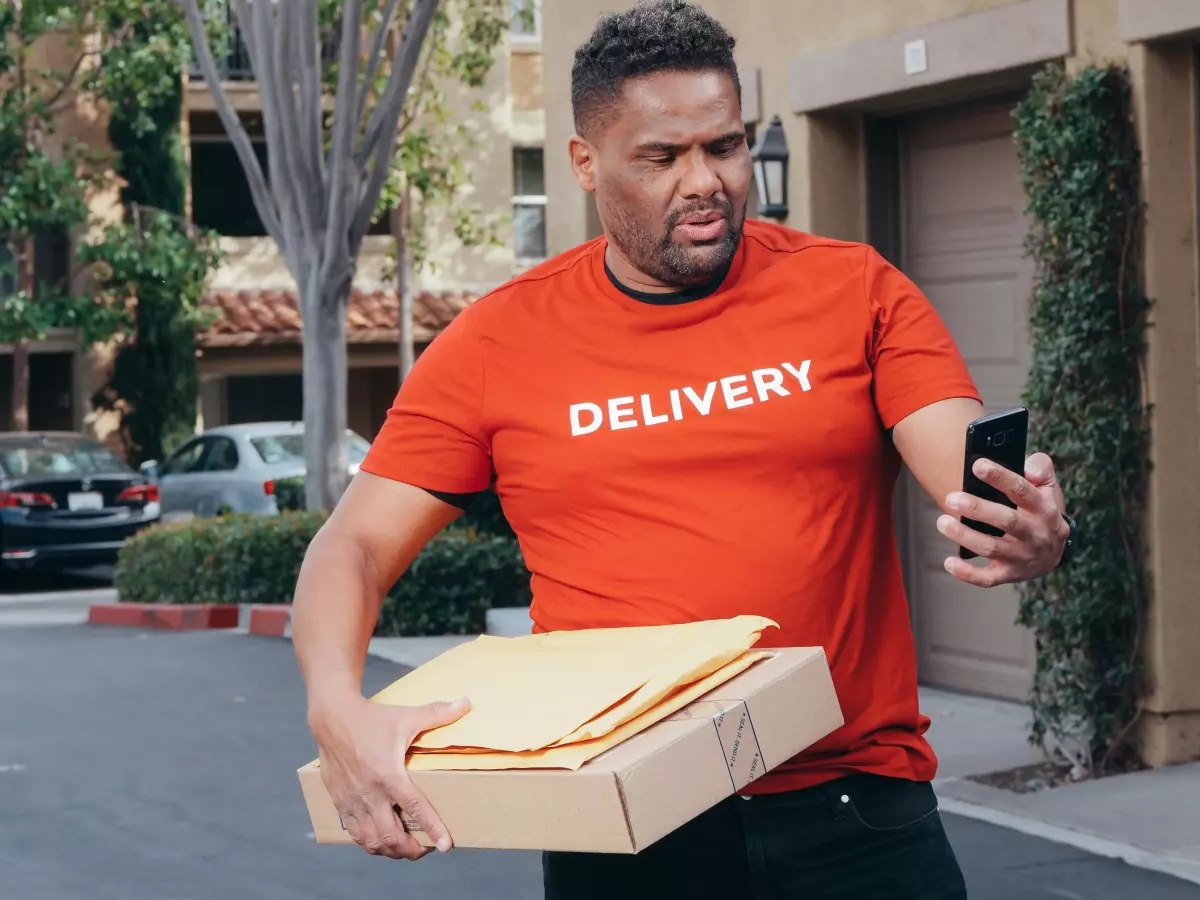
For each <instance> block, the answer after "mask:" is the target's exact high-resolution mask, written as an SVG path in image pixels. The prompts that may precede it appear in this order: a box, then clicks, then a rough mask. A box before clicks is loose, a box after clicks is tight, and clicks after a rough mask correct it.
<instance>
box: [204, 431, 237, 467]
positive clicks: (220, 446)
mask: <svg viewBox="0 0 1200 900" xmlns="http://www.w3.org/2000/svg"><path fill="white" fill-rule="evenodd" d="M237 467H238V452H237V445H236V444H234V442H233V441H231V440H230V439H229V438H224V437H219V438H213V439H212V447H211V449H210V450H209V451H208V456H206V457H204V471H205V472H232V471H234V470H235V469H236V468H237Z"/></svg>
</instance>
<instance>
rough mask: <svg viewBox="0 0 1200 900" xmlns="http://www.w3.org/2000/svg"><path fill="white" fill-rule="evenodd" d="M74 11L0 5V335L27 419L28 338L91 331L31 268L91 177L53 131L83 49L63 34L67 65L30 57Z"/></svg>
mask: <svg viewBox="0 0 1200 900" xmlns="http://www.w3.org/2000/svg"><path fill="white" fill-rule="evenodd" d="M81 15H82V13H81V11H80V8H79V6H78V5H77V4H75V3H71V2H65V0H23V2H20V3H14V2H10V3H6V4H3V5H0V243H2V244H3V246H4V250H5V252H4V254H3V256H4V259H3V260H2V262H3V271H2V272H0V341H4V342H6V343H12V344H15V345H16V347H17V352H16V353H15V354H14V356H13V402H12V407H13V422H12V425H13V426H14V427H16V428H25V427H27V426H28V388H29V381H28V376H29V369H28V343H29V342H30V341H33V340H37V339H39V338H41V337H43V336H44V335H45V333H46V331H47V330H48V329H50V328H53V327H56V326H57V327H70V326H81V327H83V329H84V331H85V333H90V332H91V331H92V325H93V323H92V321H91V313H92V312H93V308H92V306H93V305H92V304H90V303H89V302H88V301H87V299H86V298H80V297H72V296H71V295H70V294H69V293H68V285H67V284H66V283H65V281H66V279H62V280H60V282H59V283H47V282H46V281H45V280H44V279H42V278H39V273H38V272H37V271H36V268H35V264H34V260H35V249H34V248H35V242H36V240H37V238H38V237H39V236H41V235H49V234H53V233H56V232H57V233H60V234H61V233H65V234H70V233H72V232H73V231H75V230H77V229H78V228H79V227H80V226H81V225H83V224H84V223H85V222H86V221H87V218H88V206H87V192H88V189H89V188H90V187H91V186H92V185H93V184H94V183H95V182H96V180H97V179H98V177H99V168H98V166H97V165H96V163H97V159H96V157H95V155H94V154H93V153H92V152H91V151H89V150H88V148H87V147H85V146H83V145H82V144H80V143H78V142H75V141H67V140H61V139H58V135H57V134H56V132H57V130H58V129H57V125H58V119H59V116H60V114H61V113H62V111H63V110H64V109H65V108H66V105H67V104H68V103H69V102H70V101H71V99H72V98H73V91H74V89H75V86H76V81H77V78H78V74H79V70H80V68H81V67H82V63H83V61H84V59H85V57H86V53H85V51H84V50H83V48H82V46H81V45H75V44H72V43H71V41H70V40H67V42H66V46H67V49H68V50H69V51H73V53H72V54H69V55H72V58H73V59H74V60H75V61H76V62H75V64H74V65H72V66H71V67H69V68H68V69H67V70H66V71H57V70H51V69H47V68H45V67H42V66H39V65H37V64H36V57H35V56H34V54H33V50H34V45H35V44H37V43H38V42H39V41H40V40H41V39H43V38H45V37H46V36H48V35H51V34H52V33H56V32H61V33H65V34H67V35H70V34H72V33H79V32H80V31H81V29H79V27H78V26H79V25H80V23H81V19H80V16H81Z"/></svg>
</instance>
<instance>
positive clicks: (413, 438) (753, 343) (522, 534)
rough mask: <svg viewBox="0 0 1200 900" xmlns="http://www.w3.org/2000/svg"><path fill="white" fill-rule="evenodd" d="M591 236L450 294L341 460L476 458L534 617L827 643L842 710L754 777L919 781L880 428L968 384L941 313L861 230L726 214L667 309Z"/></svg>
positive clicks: (767, 641)
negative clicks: (420, 349) (385, 408)
mask: <svg viewBox="0 0 1200 900" xmlns="http://www.w3.org/2000/svg"><path fill="white" fill-rule="evenodd" d="M605 246H606V244H605V241H604V239H603V238H601V239H597V240H594V241H591V242H589V243H587V244H585V245H583V246H581V247H579V248H577V249H575V250H573V251H570V252H569V253H566V254H564V255H562V256H560V257H557V258H555V259H552V260H550V261H549V262H547V263H545V264H543V265H541V266H539V267H538V268H536V269H534V270H532V271H530V272H527V273H525V274H524V275H521V276H520V277H518V278H516V279H515V280H514V281H512V282H510V283H508V284H506V285H504V286H503V287H501V288H499V289H497V290H495V291H493V292H492V293H491V294H489V295H488V296H486V297H483V298H482V299H480V300H479V301H478V302H476V303H475V304H473V305H472V306H471V307H470V308H468V309H467V310H466V311H464V312H463V313H461V314H460V315H459V316H458V317H457V318H456V319H455V320H454V321H453V322H452V323H451V325H450V326H449V327H448V328H447V329H446V330H445V331H444V332H443V333H442V334H441V335H440V336H439V337H438V338H437V339H436V340H434V341H433V343H432V344H431V345H430V346H429V348H428V349H427V350H426V351H425V352H424V353H423V354H422V355H421V356H420V358H419V359H418V360H417V363H416V366H415V368H414V369H413V371H412V373H411V375H410V376H409V378H408V379H407V380H406V381H405V383H404V386H403V387H402V389H401V390H400V392H399V394H398V396H397V398H396V402H395V405H394V406H393V408H392V409H391V411H390V412H389V414H388V418H387V422H386V424H385V425H384V426H383V429H382V430H381V432H380V434H379V436H378V437H377V438H376V440H375V442H374V445H373V446H372V448H371V451H370V453H369V454H368V456H367V458H366V460H365V461H364V462H363V464H362V468H363V469H364V470H365V471H367V472H371V473H374V474H376V475H380V476H383V477H385V478H390V479H395V480H398V481H403V482H406V483H409V484H412V485H415V486H417V487H421V488H426V489H429V490H433V491H445V492H471V491H478V490H481V489H484V488H486V487H488V485H489V484H491V483H492V481H493V478H494V479H495V486H496V490H497V493H498V494H499V496H500V499H501V502H502V504H503V507H504V512H505V514H506V516H507V517H508V520H509V522H510V523H511V524H512V526H513V528H514V530H515V531H516V533H517V536H518V538H519V540H520V543H521V549H522V551H523V553H524V556H525V560H526V563H527V565H528V567H529V569H530V571H531V572H532V573H533V579H532V586H533V597H534V599H533V609H532V616H533V620H534V623H535V627H536V630H538V631H550V630H558V629H577V628H598V627H612V626H627V625H657V624H673V623H680V622H689V621H695V620H698V619H716V618H725V617H730V616H734V615H738V614H742V613H750V614H757V615H762V616H768V617H770V618H772V619H774V620H775V621H776V622H778V623H779V625H780V628H779V629H769V630H768V631H767V633H766V634H765V635H764V640H763V642H762V645H763V646H822V647H824V648H825V652H826V654H827V655H828V658H829V660H830V665H831V668H832V671H833V679H834V684H835V686H836V688H837V692H838V697H839V700H840V701H841V705H842V709H843V711H844V714H845V718H846V724H845V726H844V727H842V728H841V729H839V730H838V731H837V732H835V733H834V734H832V735H830V736H829V737H827V738H825V739H824V740H822V741H821V742H820V743H818V744H817V745H815V746H813V747H812V748H810V749H809V750H808V751H806V752H805V753H804V754H802V755H801V756H800V757H798V758H797V759H795V760H792V761H791V762H789V763H786V764H784V765H783V766H781V767H778V768H777V769H776V770H774V771H773V772H772V773H769V774H768V775H767V776H765V777H764V778H763V779H761V780H760V781H759V782H757V783H756V784H755V785H754V787H753V789H754V790H758V791H778V790H786V789H792V788H800V787H805V786H808V785H811V784H816V783H818V782H820V781H824V780H827V779H829V778H832V777H834V776H836V775H838V774H840V773H845V772H849V771H864V772H874V773H878V774H883V775H892V776H899V777H904V778H910V779H915V780H929V779H932V777H933V775H934V772H935V769H936V760H935V758H934V755H933V751H932V749H931V748H930V747H929V745H928V743H927V742H926V741H925V739H924V737H923V735H924V732H925V730H926V729H927V728H928V726H929V720H928V719H927V718H925V717H924V716H922V715H921V714H920V712H919V711H918V708H917V677H916V659H915V651H914V647H913V639H912V631H911V628H910V624H909V613H908V604H907V600H906V598H905V593H904V585H903V583H902V580H901V571H900V560H899V556H898V553H897V549H896V542H895V535H894V532H893V526H892V495H893V487H894V484H895V480H896V477H897V475H898V472H899V468H900V459H899V456H898V455H897V453H896V451H895V449H894V448H893V446H892V444H891V442H890V439H889V435H888V429H890V428H891V427H892V426H893V425H895V424H896V423H897V422H899V421H900V420H901V419H903V418H904V417H905V416H907V415H909V414H910V413H912V412H914V411H916V410H918V409H920V408H921V407H923V406H926V405H928V404H930V403H933V402H935V401H938V400H943V399H946V398H950V397H971V398H976V399H978V394H977V393H976V390H975V386H974V384H973V383H972V380H971V377H970V376H969V374H968V372H967V368H966V366H965V364H964V363H963V360H962V358H961V357H960V355H959V353H958V351H957V350H956V348H955V346H954V343H953V341H952V340H951V338H950V335H949V333H948V331H947V329H946V328H945V326H944V325H943V323H942V321H941V320H940V319H939V317H938V315H937V314H936V313H935V311H934V309H933V307H932V306H931V305H930V303H929V301H928V300H927V299H926V298H925V297H924V296H923V295H922V294H921V292H920V291H919V290H918V289H917V288H916V287H915V286H914V285H913V284H912V282H911V281H909V280H908V279H907V278H906V277H905V276H904V275H902V274H901V273H900V272H899V271H897V270H896V269H895V268H893V267H892V266H890V265H889V264H888V263H887V262H885V261H884V260H883V259H882V258H881V257H880V256H879V255H878V254H877V253H876V252H875V251H873V250H871V249H870V248H868V247H866V246H864V245H861V244H853V243H844V242H840V241H833V240H825V239H822V238H817V237H813V236H811V235H807V234H803V233H800V232H796V231H792V230H789V229H785V228H782V227H779V226H776V225H773V224H767V223H764V222H759V221H747V223H746V228H745V233H744V238H743V240H742V242H741V244H740V247H739V249H738V252H737V254H736V256H735V258H734V261H733V263H732V266H731V268H730V271H729V273H728V275H727V276H726V278H725V279H724V281H723V283H722V285H721V287H720V288H719V289H718V290H717V291H716V292H714V293H713V294H711V295H709V296H707V297H704V298H702V299H698V300H693V301H691V302H688V303H680V304H675V305H669V304H668V305H663V304H649V303H645V302H642V301H639V300H636V299H633V298H632V297H629V296H628V295H626V294H625V293H623V292H622V291H620V290H618V289H617V288H616V286H614V285H613V284H612V282H611V281H610V279H609V277H608V276H607V275H606V273H605V269H604V250H605ZM930 527H931V528H932V527H933V523H932V522H931V523H930ZM797 715H803V711H802V710H797Z"/></svg>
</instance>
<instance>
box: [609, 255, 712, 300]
mask: <svg viewBox="0 0 1200 900" xmlns="http://www.w3.org/2000/svg"><path fill="white" fill-rule="evenodd" d="M604 274H605V275H607V276H608V280H609V281H611V282H612V286H613V287H615V288H616V289H617V290H618V291H620V292H621V293H622V294H624V295H625V296H626V297H629V298H630V299H631V300H637V301H638V302H640V303H649V304H651V305H653V306H678V305H679V304H681V303H692V302H693V301H695V300H703V299H704V298H705V297H708V296H711V295H712V294H715V293H716V292H717V290H718V289H719V288H720V287H721V285H722V283H724V281H725V276H726V275H728V274H729V269H728V268H725V269H723V270H722V271H721V272H720V274H718V275H716V276H715V277H713V278H712V279H711V280H709V281H706V282H704V283H703V284H697V285H693V286H692V287H688V288H683V289H682V290H678V291H670V292H669V293H665V294H656V293H653V292H652V291H637V290H634V289H633V288H631V287H627V286H626V285H624V284H622V283H621V282H620V281H618V280H617V276H616V275H614V274H613V270H612V269H610V268H609V267H608V260H607V259H606V260H604Z"/></svg>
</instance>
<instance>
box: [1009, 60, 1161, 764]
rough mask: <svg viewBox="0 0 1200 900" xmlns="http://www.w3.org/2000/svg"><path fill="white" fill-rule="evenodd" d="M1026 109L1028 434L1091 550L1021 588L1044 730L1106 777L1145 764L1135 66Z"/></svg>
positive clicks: (1021, 129)
mask: <svg viewBox="0 0 1200 900" xmlns="http://www.w3.org/2000/svg"><path fill="white" fill-rule="evenodd" d="M1015 118H1016V137H1017V147H1018V152H1019V155H1020V162H1021V174H1022V181H1023V183H1024V187H1025V191H1026V193H1027V195H1028V198H1029V215H1030V217H1031V219H1032V228H1031V229H1030V232H1029V238H1028V249H1029V251H1030V252H1031V254H1032V256H1033V258H1034V260H1035V262H1036V265H1037V281H1036V287H1035V290H1034V297H1033V309H1032V315H1031V321H1030V326H1031V330H1032V333H1033V367H1032V371H1031V372H1030V377H1029V384H1028V387H1027V392H1026V402H1027V404H1028V406H1029V408H1030V412H1031V413H1032V431H1033V434H1032V442H1033V443H1034V444H1036V445H1037V446H1038V447H1041V448H1044V449H1045V450H1046V451H1048V452H1049V453H1050V455H1051V456H1052V457H1053V458H1054V460H1055V461H1056V464H1057V468H1058V470H1059V472H1060V473H1061V474H1060V476H1059V477H1060V479H1061V481H1062V488H1063V491H1064V493H1065V495H1066V498H1067V502H1068V504H1069V506H1070V512H1071V513H1072V515H1073V516H1074V517H1075V518H1076V519H1077V521H1078V532H1079V544H1080V548H1081V552H1080V553H1079V554H1078V556H1077V557H1076V558H1075V559H1074V560H1073V561H1072V563H1071V564H1070V565H1068V566H1065V567H1063V568H1062V569H1060V570H1058V571H1056V572H1054V573H1052V574H1051V575H1049V576H1047V577H1046V578H1044V579H1040V580H1038V581H1036V582H1032V583H1030V584H1027V585H1025V586H1023V596H1022V604H1021V621H1022V623H1024V624H1025V625H1028V626H1030V627H1032V628H1033V629H1034V632H1035V635H1036V640H1037V670H1036V675H1035V682H1034V688H1033V695H1032V701H1033V713H1034V732H1033V738H1034V740H1035V741H1038V742H1040V743H1042V745H1043V746H1046V747H1047V749H1050V750H1052V751H1055V750H1056V751H1058V752H1059V753H1061V754H1062V755H1064V756H1066V757H1067V758H1068V759H1069V760H1070V761H1071V762H1073V763H1074V764H1075V766H1076V768H1077V771H1078V772H1079V773H1080V774H1082V773H1091V774H1099V773H1103V772H1105V771H1106V770H1110V769H1113V768H1119V767H1122V766H1123V765H1125V764H1128V763H1130V762H1133V761H1135V760H1134V759H1133V757H1134V751H1133V750H1132V746H1131V741H1130V736H1131V733H1132V726H1133V725H1134V723H1135V722H1136V720H1137V717H1138V713H1139V709H1140V697H1141V687H1142V685H1141V666H1140V663H1139V657H1140V651H1141V625H1142V620H1143V613H1144V609H1145V604H1146V595H1147V578H1146V573H1145V570H1144V554H1145V535H1144V533H1143V528H1144V526H1143V521H1144V519H1143V510H1144V505H1145V497H1146V482H1147V471H1148V468H1149V463H1148V457H1149V451H1148V447H1149V441H1148V427H1147V419H1148V411H1147V409H1146V408H1145V407H1144V405H1143V402H1142V394H1141V384H1142V379H1141V365H1142V360H1143V353H1144V327H1145V313H1146V310H1147V307H1148V302H1147V300H1146V298H1145V296H1144V295H1143V293H1142V290H1141V287H1140V284H1141V279H1140V267H1139V253H1138V245H1139V241H1140V239H1141V232H1140V225H1141V219H1142V207H1141V201H1140V184H1139V164H1140V160H1139V152H1138V147H1137V140H1136V132H1135V130H1134V124H1133V120H1132V115H1131V110H1130V88H1129V79H1128V74H1127V73H1126V71H1124V70H1123V69H1119V68H1103V69H1101V68H1088V69H1085V70H1083V71H1082V72H1080V73H1079V74H1078V75H1076V76H1075V77H1074V78H1068V77H1067V76H1066V75H1065V73H1064V72H1063V71H1062V69H1061V68H1059V67H1053V68H1050V69H1048V70H1046V71H1045V72H1043V73H1041V74H1040V75H1039V76H1038V77H1037V78H1036V79H1035V81H1034V86H1033V89H1032V90H1031V91H1030V93H1029V95H1028V96H1027V97H1026V98H1025V100H1024V101H1023V102H1022V103H1021V104H1020V106H1019V108H1018V109H1017V111H1016V114H1015Z"/></svg>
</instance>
